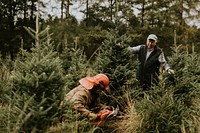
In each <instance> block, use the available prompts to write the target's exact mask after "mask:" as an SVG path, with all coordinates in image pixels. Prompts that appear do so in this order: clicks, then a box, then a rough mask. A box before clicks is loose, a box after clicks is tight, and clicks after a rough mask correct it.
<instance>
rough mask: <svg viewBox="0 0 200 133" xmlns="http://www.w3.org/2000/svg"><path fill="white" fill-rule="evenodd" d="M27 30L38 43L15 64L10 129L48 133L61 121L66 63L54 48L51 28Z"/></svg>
mask: <svg viewBox="0 0 200 133" xmlns="http://www.w3.org/2000/svg"><path fill="white" fill-rule="evenodd" d="M36 23H38V21H36ZM26 30H27V31H28V32H29V33H30V34H31V36H32V37H33V38H34V39H35V40H36V41H35V42H36V43H35V46H34V47H33V48H32V49H31V51H30V52H27V51H25V50H22V52H21V54H20V55H19V57H18V58H17V60H16V61H15V64H14V71H13V75H12V76H13V79H12V81H13V85H12V95H10V101H9V103H10V105H9V108H10V110H9V124H8V126H9V130H10V131H13V132H45V130H46V129H47V128H48V127H49V126H51V125H52V124H54V123H56V122H58V121H59V112H60V111H61V110H60V108H59V106H60V103H61V101H62V100H63V96H64V94H63V93H64V90H63V88H64V84H65V79H64V76H63V69H62V61H61V60H60V59H59V57H58V53H57V52H55V50H54V49H53V46H52V43H51V37H50V35H49V33H48V32H49V27H47V28H46V29H44V30H43V31H40V32H39V30H38V25H36V31H34V30H33V29H31V28H26Z"/></svg>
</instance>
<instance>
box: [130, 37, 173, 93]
mask: <svg viewBox="0 0 200 133" xmlns="http://www.w3.org/2000/svg"><path fill="white" fill-rule="evenodd" d="M157 40H158V38H157V36H156V35H154V34H150V35H149V36H148V37H147V41H146V45H138V46H136V47H128V50H129V51H130V52H133V53H136V54H138V59H139V62H140V64H139V68H138V70H137V74H136V77H137V79H138V80H139V81H140V83H141V85H142V86H143V89H144V90H146V89H147V88H149V87H151V86H152V84H156V85H157V84H158V82H159V78H158V76H159V68H160V66H161V65H162V66H163V67H164V70H165V71H167V72H168V73H170V74H173V73H174V71H173V70H172V69H170V66H169V65H168V64H167V61H166V59H165V56H164V53H163V51H162V49H161V48H159V47H158V46H157V45H156V43H157Z"/></svg>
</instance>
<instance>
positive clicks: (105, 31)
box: [0, 0, 200, 133]
mask: <svg viewBox="0 0 200 133" xmlns="http://www.w3.org/2000/svg"><path fill="white" fill-rule="evenodd" d="M56 2H57V3H59V4H60V7H61V9H60V16H58V17H55V16H51V15H50V14H49V15H47V16H44V14H43V12H42V9H44V8H45V7H46V6H48V3H45V2H43V1H39V0H38V1H37V0H9V1H7V0H1V1H0V14H1V15H0V17H1V23H0V51H1V60H0V63H1V69H0V72H1V77H0V78H1V82H0V92H1V93H0V103H1V106H0V112H1V113H0V118H1V119H0V120H1V121H0V125H1V126H0V131H2V132H61V131H62V132H96V131H97V132H100V131H102V132H147V133H149V132H163V133H164V132H166V133H169V132H174V133H177V132H182V133H185V132H191V133H198V132H200V129H199V127H200V126H199V119H200V118H199V113H200V112H199V107H200V106H199V98H200V95H199V93H200V83H199V79H200V64H199V63H200V57H199V53H200V50H199V49H200V42H199V38H200V29H199V27H197V26H195V25H191V23H190V22H194V20H196V21H197V22H198V20H199V18H200V13H199V11H200V10H199V8H200V2H199V1H197V0H193V1H190V0H188V1H184V0H180V1H171V0H162V1H160V0H142V1H141V0H109V1H107V0H99V1H96V2H94V1H89V0H82V1H79V2H80V3H81V4H84V5H85V7H86V8H85V9H83V10H82V11H81V12H82V13H83V14H84V16H85V17H83V19H81V20H77V18H76V17H75V16H73V15H72V14H70V7H71V6H72V5H73V4H74V3H76V2H77V1H76V0H74V1H73V0H71V1H70V0H59V1H56ZM104 3H106V4H104ZM133 8H137V10H138V13H137V16H136V15H135V13H134V10H133ZM151 33H154V34H156V35H157V36H158V38H159V39H158V45H159V47H161V48H163V50H164V52H165V54H166V56H167V57H168V61H169V63H170V65H171V67H172V68H173V69H174V70H175V75H168V74H166V73H164V72H163V73H162V74H161V77H160V79H161V82H160V84H159V86H155V87H153V88H152V90H150V91H148V92H145V93H143V92H142V91H141V88H140V87H139V86H138V81H137V80H136V78H135V71H136V69H137V63H138V62H137V60H136V56H134V55H131V54H130V53H129V52H127V50H126V48H127V47H128V46H136V45H139V44H145V42H146V38H147V36H148V35H149V34H151ZM97 73H105V74H107V75H108V76H109V78H110V80H111V83H110V91H109V92H108V94H105V95H104V96H102V99H103V101H104V102H105V103H107V104H108V105H110V106H115V107H116V106H120V109H121V114H120V115H121V116H120V117H119V118H117V120H114V121H113V122H111V123H110V124H108V125H106V126H103V127H96V126H92V125H90V124H89V125H90V126H89V125H88V121H87V120H78V119H76V118H73V117H72V112H70V110H69V109H68V108H64V109H63V108H60V106H59V105H60V103H61V101H62V100H63V98H64V94H65V93H66V92H68V91H69V90H71V89H72V88H73V87H75V86H76V85H77V84H78V82H77V81H78V80H79V79H80V78H82V77H84V76H86V75H88V76H89V75H94V74H97ZM66 112H67V113H66ZM62 114H67V118H68V119H67V121H65V123H64V124H63V123H60V122H59V120H60V116H61V115H62ZM122 125H123V126H122Z"/></svg>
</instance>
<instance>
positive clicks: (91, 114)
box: [89, 113, 99, 120]
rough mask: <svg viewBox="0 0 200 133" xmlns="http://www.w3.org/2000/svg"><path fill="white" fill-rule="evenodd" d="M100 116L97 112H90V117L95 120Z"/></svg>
mask: <svg viewBox="0 0 200 133" xmlns="http://www.w3.org/2000/svg"><path fill="white" fill-rule="evenodd" d="M98 117H99V116H98V115H97V114H94V113H90V114H89V118H90V120H95V119H97V118H98Z"/></svg>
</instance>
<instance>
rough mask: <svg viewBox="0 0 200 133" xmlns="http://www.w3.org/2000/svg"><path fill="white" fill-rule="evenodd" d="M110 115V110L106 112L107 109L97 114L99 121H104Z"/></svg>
mask: <svg viewBox="0 0 200 133" xmlns="http://www.w3.org/2000/svg"><path fill="white" fill-rule="evenodd" d="M110 113H112V111H111V110H108V109H103V110H100V111H99V113H98V117H99V118H100V119H101V120H104V119H105V118H107V116H108V115H109V114H110Z"/></svg>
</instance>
